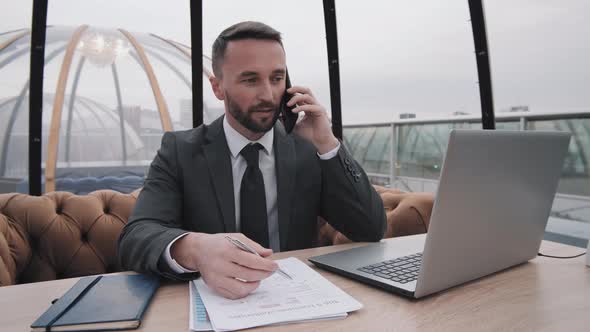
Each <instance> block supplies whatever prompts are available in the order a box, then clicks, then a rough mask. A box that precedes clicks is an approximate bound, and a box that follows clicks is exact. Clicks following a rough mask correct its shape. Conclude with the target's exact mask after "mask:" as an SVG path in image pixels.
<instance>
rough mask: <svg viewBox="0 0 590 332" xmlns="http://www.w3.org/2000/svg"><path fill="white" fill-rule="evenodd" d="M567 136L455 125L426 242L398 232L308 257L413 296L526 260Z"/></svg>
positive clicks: (538, 236) (534, 249)
mask: <svg viewBox="0 0 590 332" xmlns="http://www.w3.org/2000/svg"><path fill="white" fill-rule="evenodd" d="M570 136H571V135H570V134H569V133H562V132H533V131H500V130H453V131H451V133H450V138H449V145H448V149H447V153H446V156H445V160H444V163H443V167H442V169H441V174H440V179H439V185H438V189H437V193H436V198H435V202H434V206H433V210H432V215H431V220H430V226H429V229H428V234H427V235H426V236H424V235H422V236H421V238H422V239H424V241H423V242H420V241H415V238H414V239H411V238H410V239H409V238H404V237H399V238H394V239H391V240H388V241H382V242H379V243H373V244H369V245H367V246H363V247H357V248H354V249H349V250H345V251H340V252H336V253H332V254H326V255H321V256H315V257H311V258H309V261H311V262H312V263H313V264H315V265H316V266H318V267H320V268H324V269H326V270H329V271H333V272H336V273H338V274H342V275H344V276H347V277H350V278H353V279H356V280H359V281H361V282H364V283H367V284H370V285H374V286H377V287H381V288H383V289H385V290H388V291H390V292H394V293H398V294H401V295H404V296H407V297H412V298H421V297H424V296H427V295H430V294H433V293H437V292H440V291H443V290H446V289H448V288H450V287H453V286H457V285H460V284H463V283H465V282H468V281H471V280H474V279H477V278H481V277H483V276H486V275H489V274H491V273H494V272H497V271H500V270H504V269H507V268H509V267H512V266H515V265H518V264H521V263H524V262H527V261H528V260H530V259H533V258H535V257H536V256H537V253H538V250H539V246H540V245H541V240H542V239H543V235H544V232H545V227H546V225H547V220H548V217H549V213H550V212H551V206H552V202H553V198H554V196H555V192H556V189H557V184H558V181H559V177H560V174H561V169H562V166H563V162H564V159H565V156H566V154H567V152H568V145H569V140H570ZM416 242H419V243H418V244H416Z"/></svg>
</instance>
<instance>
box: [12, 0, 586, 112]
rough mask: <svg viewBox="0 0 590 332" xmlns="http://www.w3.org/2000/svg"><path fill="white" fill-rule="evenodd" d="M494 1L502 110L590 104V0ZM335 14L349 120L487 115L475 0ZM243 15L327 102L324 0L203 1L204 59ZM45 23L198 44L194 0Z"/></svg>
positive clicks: (55, 9)
mask: <svg viewBox="0 0 590 332" xmlns="http://www.w3.org/2000/svg"><path fill="white" fill-rule="evenodd" d="M31 4H32V1H30V0H29V1H27V0H24V1H23V0H21V1H14V0H0V13H2V14H1V19H0V32H2V31H7V30H12V29H18V28H23V27H28V26H30V22H31V19H30V16H31V15H30V13H31ZM485 8H486V13H487V27H488V36H489V47H490V54H491V66H492V78H493V89H494V90H493V92H494V100H495V106H496V109H497V110H498V111H501V110H503V109H506V108H508V107H510V106H516V105H527V106H529V107H530V109H531V111H533V112H539V111H555V112H559V111H566V110H576V109H577V110H585V111H590V90H588V87H589V86H590V60H588V59H590V22H589V21H588V13H590V1H588V0H564V1H554V0H511V1H510V0H493V1H486V2H485ZM336 11H337V20H338V34H339V46H340V47H339V52H340V72H341V85H342V104H343V121H344V123H367V122H384V121H390V120H392V119H394V118H397V114H399V113H406V112H410V113H417V114H418V116H430V115H450V114H451V113H453V112H455V111H462V112H468V113H473V114H479V112H480V107H479V93H478V86H477V72H476V66H475V58H474V55H473V39H472V34H471V26H470V23H469V21H468V20H469V10H468V7H467V1H466V0H446V1H440V0H429V1H420V0H419V1H399V0H396V1H389V0H381V1H377V0H366V1H348V0H346V1H343V0H340V1H337V2H336ZM243 20H258V21H262V22H265V23H267V24H269V25H271V26H273V27H275V28H276V29H277V30H279V31H281V32H282V33H283V37H284V43H285V48H286V51H287V63H288V66H289V71H290V74H291V76H292V81H293V83H295V84H299V85H307V86H309V87H310V88H312V89H313V90H314V91H315V92H316V95H317V96H318V98H319V99H320V101H321V102H322V103H323V104H324V105H325V106H326V107H327V108H329V107H330V100H329V85H328V69H327V60H326V45H325V32H324V22H323V12H322V2H321V1H319V0H305V1H302V0H300V1H288V2H287V1H284V0H264V1H262V0H250V1H237V0H231V1H230V0H223V1H221V0H210V1H204V21H203V25H204V31H203V34H204V35H203V40H204V50H205V54H207V55H209V54H210V48H211V44H212V42H213V40H214V38H215V37H216V36H217V34H219V32H220V31H221V30H223V29H224V28H225V27H227V26H229V25H231V24H233V23H236V22H239V21H243ZM48 24H53V25H74V26H76V25H80V24H90V25H93V26H100V27H110V28H125V29H127V30H131V31H137V32H150V33H155V34H158V35H160V36H163V37H166V38H170V39H173V40H177V41H179V42H182V43H185V44H187V45H190V19H189V1H186V0H182V1H181V0H167V1H156V0H145V1H138V0H134V1H132V0H117V1H111V0H108V1H107V0H101V1H98V0H92V1H91V0H83V1H81V0H50V1H49V13H48ZM4 80H6V78H5V77H4V76H3V72H2V71H0V81H4ZM1 87H2V86H1V85H0V88H1ZM205 88H206V89H209V88H210V87H208V86H206V87H205Z"/></svg>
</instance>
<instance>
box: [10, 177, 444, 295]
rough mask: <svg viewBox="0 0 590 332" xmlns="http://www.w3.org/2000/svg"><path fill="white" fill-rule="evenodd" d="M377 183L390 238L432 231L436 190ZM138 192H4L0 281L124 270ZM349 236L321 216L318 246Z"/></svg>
mask: <svg viewBox="0 0 590 332" xmlns="http://www.w3.org/2000/svg"><path fill="white" fill-rule="evenodd" d="M376 189H377V191H378V192H379V193H380V195H381V197H382V199H383V202H384V206H385V209H386V210H387V211H386V212H387V224H388V227H387V232H386V234H385V237H386V238H388V237H395V236H403V235H410V234H418V233H424V232H425V231H427V229H428V222H429V220H430V213H431V209H432V202H433V196H432V195H431V194H423V193H403V192H400V191H397V190H392V189H386V188H382V187H376ZM138 193H139V192H138V191H136V192H134V193H132V194H121V193H118V192H115V191H111V190H101V191H95V192H92V193H90V194H88V195H83V196H79V195H74V194H71V193H68V192H52V193H49V194H46V195H43V196H41V197H36V196H29V195H23V194H15V193H13V194H0V286H6V285H13V284H18V283H28V282H36V281H45V280H53V279H61V278H70V277H78V276H84V275H91V274H99V273H109V272H116V271H120V270H121V267H120V265H119V263H118V260H117V240H118V237H119V233H120V232H121V230H122V229H123V225H124V224H125V223H126V222H127V218H128V217H129V215H130V213H131V211H132V209H133V206H134V205H135V200H136V198H137V195H138ZM345 242H350V240H349V239H347V238H346V237H345V236H344V235H342V234H340V233H339V232H337V231H336V230H334V228H332V227H331V226H330V225H328V224H327V223H326V222H325V221H323V220H321V219H320V220H319V221H318V238H317V245H318V246H324V245H332V244H340V243H345Z"/></svg>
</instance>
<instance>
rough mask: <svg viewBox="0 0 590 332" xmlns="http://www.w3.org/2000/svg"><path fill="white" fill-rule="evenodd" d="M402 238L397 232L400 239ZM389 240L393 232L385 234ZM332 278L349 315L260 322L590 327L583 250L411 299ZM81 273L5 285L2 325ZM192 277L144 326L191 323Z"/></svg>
mask: <svg viewBox="0 0 590 332" xmlns="http://www.w3.org/2000/svg"><path fill="white" fill-rule="evenodd" d="M399 239H401V238H398V239H396V240H398V241H399ZM385 241H389V240H385ZM423 241H424V235H417V236H409V237H405V238H403V239H402V241H400V242H399V245H400V247H406V248H410V247H415V246H417V245H420V244H421V243H422V242H423ZM359 245H363V244H362V243H355V244H346V245H339V246H331V247H323V248H314V249H307V250H299V251H292V252H284V253H280V254H276V255H275V256H276V258H277V259H279V258H285V257H290V256H293V257H297V258H299V259H301V260H302V261H304V262H307V258H308V257H310V256H314V255H319V254H325V253H329V252H335V251H339V250H343V249H348V248H352V247H355V246H359ZM541 251H542V252H543V253H545V254H553V255H573V254H577V253H580V252H581V251H582V249H580V248H575V247H570V246H567V245H563V244H558V243H554V242H548V241H544V242H543V244H542V246H541ZM318 271H320V272H321V273H322V274H323V275H324V276H325V277H326V278H327V279H328V280H330V281H331V282H333V283H334V284H336V285H337V286H339V287H340V288H342V289H343V290H344V291H345V292H347V293H348V294H350V295H352V296H353V297H354V298H356V299H357V300H359V301H360V302H362V303H363V304H364V308H363V309H361V310H359V311H357V312H354V313H352V314H350V315H349V317H348V318H346V319H340V320H332V321H323V322H310V323H298V324H290V325H283V326H275V327H265V328H261V329H260V330H277V331H300V330H310V331H322V332H324V331H338V332H343V331H500V330H501V331H507V330H508V331H510V330H512V331H590V268H589V267H586V265H585V263H584V257H579V258H576V259H566V260H563V259H551V258H545V257H538V258H535V259H533V260H532V261H530V262H529V263H526V264H523V265H520V266H517V267H515V268H512V269H509V270H506V271H502V272H499V273H496V274H494V275H492V276H488V277H485V278H483V279H480V280H477V281H474V282H470V283H467V284H464V285H462V286H458V287H455V288H452V289H450V290H447V291H445V292H442V293H439V294H436V295H433V296H430V297H427V298H425V299H422V300H409V299H405V298H402V297H400V296H398V295H395V294H391V293H387V292H384V291H382V290H380V289H377V288H373V287H370V286H366V285H364V284H361V283H358V282H356V281H353V280H349V279H346V278H344V277H341V276H338V275H336V274H333V273H330V272H326V271H323V270H318ZM77 280H78V279H77V278H72V279H63V280H56V281H48V282H39V283H33V284H24V285H16V286H7V287H0V331H7V332H8V331H10V332H12V331H28V330H30V329H29V326H30V324H31V323H32V322H33V321H34V320H35V319H36V318H37V317H38V316H39V315H40V314H41V313H43V312H44V311H45V310H46V309H47V307H48V306H49V303H50V302H51V300H52V299H54V298H58V297H60V296H61V295H62V294H63V293H64V292H66V291H67V290H68V289H69V288H70V287H71V286H72V285H73V284H74V283H75V282H76V281H77ZM188 303H189V300H188V287H187V283H165V284H164V285H163V286H162V287H161V288H160V289H159V290H158V292H157V293H156V296H155V297H154V300H153V302H152V303H151V304H150V306H149V308H148V311H147V312H146V315H145V317H144V321H143V322H142V328H141V329H140V330H141V331H188V315H189V313H188V310H189V309H188Z"/></svg>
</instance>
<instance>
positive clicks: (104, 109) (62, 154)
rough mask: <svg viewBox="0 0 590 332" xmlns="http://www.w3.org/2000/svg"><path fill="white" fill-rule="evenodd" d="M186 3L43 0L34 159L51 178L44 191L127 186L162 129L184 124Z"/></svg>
mask: <svg viewBox="0 0 590 332" xmlns="http://www.w3.org/2000/svg"><path fill="white" fill-rule="evenodd" d="M189 4H190V3H189V1H180V0H178V1H173V2H171V3H170V2H166V3H165V2H157V1H156V2H154V1H151V2H146V3H142V5H141V7H138V6H137V2H135V1H131V0H119V1H98V0H92V1H82V2H81V1H74V0H64V1H49V8H48V17H47V24H48V25H50V27H48V29H47V47H46V64H45V74H44V76H45V81H44V87H43V88H44V108H43V161H44V164H43V166H44V173H45V175H46V176H53V175H55V182H52V181H48V182H47V183H46V184H45V185H46V190H65V191H71V192H75V193H80V194H82V193H87V192H90V191H94V190H97V189H114V190H118V191H121V192H131V191H133V190H135V189H137V188H139V187H141V186H142V185H143V178H144V176H145V172H146V171H147V168H148V166H149V164H150V162H151V161H152V159H153V158H154V156H155V154H156V151H157V149H158V148H159V146H160V141H161V137H162V135H163V133H164V131H165V130H179V129H186V128H190V127H192V91H191V89H192V88H191V85H192V83H191V82H192V81H191V74H190V73H191V61H190V16H189V15H190V14H189V13H190V10H189ZM130 14H131V15H134V14H137V15H136V17H138V18H137V19H129V17H130V16H129V15H130ZM69 44H71V45H72V48H71V52H68V49H67V48H66V47H67V46H68V45H69ZM52 52H53V53H55V54H54V55H53V57H54V58H55V59H54V60H53V61H51V62H48V61H47V57H49V54H50V53H52ZM62 99H63V102H60V101H61V100H62ZM59 110H61V114H60V113H58V111H59ZM58 115H60V116H59V117H58ZM52 123H54V124H57V126H58V127H59V130H58V131H56V132H50V130H49V129H50V127H51V124H52ZM50 142H52V144H53V143H57V145H50ZM50 147H51V148H50ZM55 147H57V149H55ZM54 154H56V156H57V160H55V159H51V158H50V156H52V155H54ZM52 164H53V165H52ZM52 166H54V167H55V174H51V170H52Z"/></svg>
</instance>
